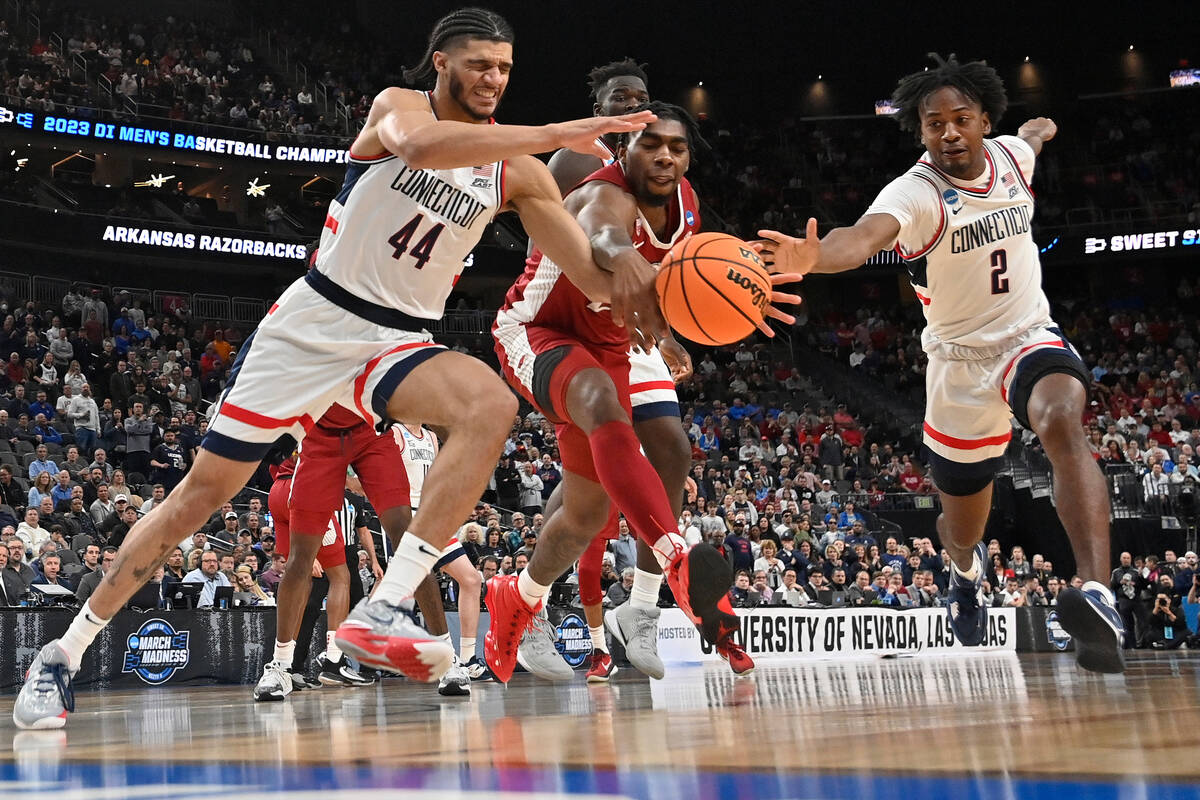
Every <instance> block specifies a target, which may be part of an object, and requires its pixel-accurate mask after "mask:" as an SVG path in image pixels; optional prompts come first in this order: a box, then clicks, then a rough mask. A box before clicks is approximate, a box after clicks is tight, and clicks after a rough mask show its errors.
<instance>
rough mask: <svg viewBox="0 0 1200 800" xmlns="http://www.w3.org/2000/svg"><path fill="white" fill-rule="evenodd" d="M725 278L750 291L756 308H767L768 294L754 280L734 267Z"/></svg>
mask: <svg viewBox="0 0 1200 800" xmlns="http://www.w3.org/2000/svg"><path fill="white" fill-rule="evenodd" d="M743 252H744V251H743ZM725 277H726V278H728V279H729V280H731V281H733V282H734V283H736V284H737V285H738V286H740V287H742V288H743V289H745V290H746V291H748V292H749V293H750V297H751V298H753V301H754V305H755V306H757V307H758V308H766V307H767V293H766V291H765V290H764V289H763V288H762V287H761V286H759V285H758V282H757V281H755V280H754V279H753V278H751V277H750V276H748V275H743V274H742V273H740V272H738V271H737V270H736V269H734V268H733V267H730V268H729V272H728V273H727V274H726V275H725Z"/></svg>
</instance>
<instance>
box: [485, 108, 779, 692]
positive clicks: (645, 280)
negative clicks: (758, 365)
mask: <svg viewBox="0 0 1200 800" xmlns="http://www.w3.org/2000/svg"><path fill="white" fill-rule="evenodd" d="M643 108H645V109H647V110H649V111H652V112H653V113H654V114H655V115H661V116H658V119H657V121H655V122H654V123H651V124H650V125H648V126H647V127H646V129H645V130H643V131H641V132H640V133H639V135H637V136H633V137H630V138H629V140H628V141H627V142H626V143H625V144H623V145H622V147H621V149H620V154H619V155H620V158H619V159H618V161H617V162H616V163H614V164H611V165H609V166H608V167H605V168H603V169H601V170H599V171H597V172H596V173H593V174H592V175H591V176H590V177H589V178H588V179H587V180H586V181H585V182H584V183H583V184H581V186H580V187H579V188H577V189H576V190H575V191H573V192H571V193H570V194H569V195H568V196H567V200H566V206H567V210H568V211H569V212H570V213H572V214H573V215H574V216H575V217H576V219H577V220H578V221H579V224H580V226H581V227H582V228H583V229H584V231H585V232H586V233H587V234H588V235H589V237H590V239H591V242H592V250H593V254H594V257H595V259H596V263H598V264H599V265H600V266H601V267H602V268H604V269H607V270H611V271H612V273H613V276H614V283H615V284H619V283H620V282H621V281H631V282H633V283H635V284H639V283H640V284H641V285H643V286H644V285H648V284H649V283H651V282H653V280H654V276H655V270H654V267H653V266H652V265H651V259H653V260H654V261H658V260H659V259H661V258H662V256H663V255H664V254H665V253H666V252H667V250H668V249H669V248H670V247H671V246H672V245H673V244H675V243H676V242H678V241H680V240H682V239H683V238H684V237H685V236H686V235H687V234H688V233H689V232H690V231H691V230H694V228H695V226H696V223H697V222H698V218H697V214H696V207H695V203H696V198H695V193H694V192H692V191H691V190H690V187H686V182H685V180H684V177H683V176H684V174H685V173H686V172H687V169H688V166H689V164H690V161H691V152H692V142H693V141H694V140H695V139H697V138H698V134H697V133H696V131H695V124H694V122H693V121H692V119H691V117H690V116H689V115H688V114H687V112H686V111H684V110H683V109H681V108H678V107H676V106H671V105H668V104H665V103H657V102H656V103H650V104H648V105H647V106H644V107H643ZM685 187H686V188H687V191H685ZM535 242H536V238H535ZM776 277H778V278H779V279H780V282H787V281H789V280H794V279H795V276H776ZM797 300H798V298H795V297H793V296H791V295H783V294H776V295H775V301H776V302H795V301H797ZM655 312H656V309H653V310H649V311H647V312H645V313H646V314H647V315H652V314H654V313H655ZM617 316H618V312H617V310H616V309H613V310H612V311H611V312H610V311H609V309H607V308H605V307H603V306H601V305H598V304H594V303H589V302H588V300H587V298H586V297H585V296H584V295H583V294H582V293H581V292H580V291H579V289H578V288H576V287H575V286H574V285H573V284H572V283H571V281H570V280H569V279H568V278H567V277H565V276H564V275H563V274H562V271H561V270H560V269H559V268H558V266H557V265H556V264H555V263H554V261H553V260H551V259H550V258H548V257H546V256H545V255H543V254H542V253H541V252H540V251H539V250H538V249H535V250H534V252H533V255H532V256H531V257H530V259H529V261H528V263H527V266H526V270H525V273H524V274H523V275H522V276H521V278H520V279H519V280H518V281H517V283H516V284H515V285H514V286H513V287H512V288H511V289H510V290H509V292H508V295H507V297H506V298H505V303H504V306H503V307H502V308H501V310H500V312H499V313H498V314H497V317H496V324H495V325H494V326H493V330H492V332H493V335H494V337H495V339H496V351H497V354H498V355H499V357H500V364H501V369H502V371H503V372H504V374H505V377H506V378H507V379H508V381H509V383H510V384H512V386H513V387H514V388H515V389H517V391H518V392H520V393H521V395H522V396H523V397H525V398H526V399H527V400H529V401H530V402H531V403H533V404H534V405H535V406H536V407H537V408H538V409H539V410H540V411H541V412H542V413H543V414H545V415H546V417H547V418H549V419H551V420H553V421H554V422H555V423H556V426H557V433H558V442H559V450H560V453H561V455H562V460H563V473H564V474H563V483H562V485H563V495H562V507H561V508H560V509H559V510H558V511H557V512H556V513H555V514H554V516H553V517H552V518H550V519H548V520H547V521H546V524H545V527H544V528H543V529H542V535H541V537H540V540H539V544H538V547H537V549H536V550H535V551H534V554H533V557H532V559H531V560H530V562H529V565H528V566H527V567H526V569H525V570H524V571H523V572H522V573H521V574H520V575H519V576H498V577H496V578H493V579H492V580H490V581H489V582H488V590H487V594H486V597H485V600H486V602H487V605H488V609H489V611H490V612H491V626H490V629H489V631H488V634H487V636H486V637H485V640H484V653H485V656H486V659H487V662H488V666H489V667H490V668H491V669H492V671H493V673H495V675H496V677H497V679H499V680H501V681H507V680H508V679H509V678H510V677H511V675H512V672H513V669H514V667H515V664H516V661H517V648H518V643H519V640H520V638H521V636H522V634H523V633H524V631H525V629H526V628H527V627H529V626H530V625H531V624H532V623H533V618H534V616H535V615H536V614H537V612H538V611H539V610H540V609H541V607H542V600H543V598H544V597H545V595H546V593H547V591H548V590H549V588H550V584H551V583H552V582H553V581H554V579H555V578H556V577H557V576H558V575H560V574H562V573H563V572H564V571H565V570H566V569H568V568H569V567H570V566H571V565H572V564H573V563H574V561H575V560H576V559H577V558H579V556H580V555H581V554H582V553H583V552H584V550H585V549H586V548H587V546H588V543H589V542H590V541H591V540H592V539H593V538H594V536H595V535H596V534H597V533H598V532H599V531H600V530H601V529H602V527H603V525H604V523H605V521H606V520H607V519H608V517H609V509H610V499H611V502H614V503H616V505H617V507H619V508H620V509H621V510H622V511H623V512H624V513H625V516H626V517H627V519H628V521H629V523H630V525H631V527H632V528H633V529H634V531H635V532H636V533H637V534H638V537H639V538H641V539H644V540H646V541H647V543H648V544H650V545H651V547H652V548H653V552H654V556H655V558H656V560H657V561H658V563H659V565H660V566H661V567H662V568H663V569H664V571H665V572H666V575H667V581H668V583H669V584H670V585H671V589H672V592H673V594H674V595H675V599H676V602H677V603H678V604H679V607H680V609H681V610H683V611H684V613H685V614H687V615H688V617H689V618H690V619H691V620H692V621H693V622H695V623H697V624H698V625H700V628H701V631H702V632H703V634H704V636H705V638H706V639H707V640H708V641H710V642H713V643H716V644H717V645H718V647H724V648H725V649H726V650H728V646H729V644H730V643H731V642H730V638H731V636H732V635H733V633H734V632H735V631H736V629H737V621H736V617H734V616H733V613H732V609H731V608H730V606H729V603H728V599H727V596H726V592H727V590H728V588H729V584H730V580H731V574H730V570H729V566H728V563H727V562H726V561H725V560H724V558H722V556H721V555H720V554H719V553H718V552H717V551H716V550H715V549H714V548H713V547H711V546H710V545H707V544H699V545H696V546H694V547H692V548H690V549H689V548H687V546H686V545H685V544H684V542H683V539H682V538H681V537H680V536H679V533H678V530H677V523H676V521H675V517H674V515H673V514H672V512H671V505H670V501H669V500H668V499H667V495H666V490H665V489H664V488H663V484H662V481H661V480H660V479H659V477H658V476H657V475H656V474H655V472H654V470H653V468H652V467H651V465H650V462H649V461H648V460H647V459H646V456H645V455H643V454H642V452H641V447H640V445H639V443H638V440H637V437H636V435H635V434H634V431H633V426H632V422H631V410H630V401H629V364H628V357H627V347H628V341H629V335H628V334H627V333H626V332H625V331H623V330H621V328H620V326H618V325H617V323H616V321H615V319H614V318H615V317H617ZM782 316H784V317H786V315H782ZM640 317H641V315H640V314H639V320H638V321H639V322H641V321H645V322H647V323H650V322H651V320H649V319H645V320H642V319H641V318H640ZM789 319H790V318H789ZM659 324H660V325H661V323H659ZM647 327H651V326H650V325H647ZM644 330H645V329H643V331H644ZM547 661H550V659H547ZM559 661H560V662H561V659H559ZM525 665H526V667H527V668H529V669H530V670H531V671H533V672H535V673H536V674H539V675H543V676H544V677H547V678H551V679H553V678H557V677H559V675H560V673H561V670H560V669H558V668H557V667H558V665H557V664H550V663H547V664H546V665H545V669H543V665H542V664H540V663H538V662H536V661H531V660H525Z"/></svg>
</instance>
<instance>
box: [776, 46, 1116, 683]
mask: <svg viewBox="0 0 1200 800" xmlns="http://www.w3.org/2000/svg"><path fill="white" fill-rule="evenodd" d="M931 57H932V58H933V59H934V60H935V61H936V66H935V67H934V68H932V69H929V70H927V71H923V72H916V73H913V74H912V75H909V76H907V77H905V78H902V79H901V80H900V83H899V85H898V86H897V88H896V92H895V95H894V96H893V101H894V102H895V103H896V105H898V106H899V108H900V111H899V113H898V115H897V117H898V119H899V122H900V125H901V127H902V128H904V129H906V130H912V131H915V132H916V133H917V136H918V138H919V140H920V143H921V144H922V145H923V146H924V147H925V149H926V152H925V154H924V155H923V156H922V157H921V158H920V160H919V161H917V163H916V165H915V166H913V167H912V168H911V169H909V170H908V172H906V173H905V174H904V175H902V176H900V177H899V178H897V179H896V180H894V181H892V182H891V183H890V184H888V185H887V186H886V187H885V188H884V190H883V191H882V192H881V193H880V194H879V196H878V197H877V198H876V199H875V202H874V203H872V204H871V206H870V207H869V208H868V209H867V212H866V214H864V215H863V217H862V218H861V219H860V220H859V221H858V222H857V223H855V224H854V225H853V226H851V227H849V228H835V229H834V230H832V231H830V232H829V233H827V234H826V235H825V237H824V238H823V239H818V238H817V225H816V220H811V219H810V220H809V221H808V227H807V231H806V234H807V235H806V238H804V239H795V238H792V237H790V236H785V235H784V234H781V233H778V232H776V231H761V232H760V235H761V236H763V237H765V238H766V239H767V240H769V241H770V244H767V245H766V247H765V248H764V250H763V253H764V255H765V256H767V257H768V258H771V257H773V258H774V261H775V264H776V266H778V267H782V268H786V269H787V270H789V271H796V272H802V273H810V272H814V273H830V272H843V271H845V270H849V269H854V268H855V267H857V266H859V265H860V264H862V263H863V262H865V261H866V260H867V259H868V258H870V257H871V256H873V255H874V254H875V253H877V252H879V251H880V250H882V249H885V248H892V247H894V248H895V249H896V252H898V253H899V254H900V255H901V256H902V257H903V258H904V259H905V261H906V262H907V263H908V268H909V272H910V274H911V276H912V284H913V287H914V289H915V290H916V293H917V297H918V298H919V299H920V301H921V304H922V306H923V308H924V312H925V319H926V323H927V324H926V327H925V331H924V333H923V334H922V337H921V344H922V347H923V348H924V350H925V352H926V353H927V354H928V356H929V367H928V371H927V373H926V395H927V400H926V411H925V426H924V427H925V437H924V438H925V445H926V447H927V449H928V454H929V462H930V466H931V469H932V471H933V475H934V479H935V481H936V483H937V486H938V489H939V491H940V493H941V497H942V513H941V515H940V516H939V517H938V521H937V522H938V525H937V527H938V533H939V534H940V535H941V539H942V543H943V544H944V545H945V547H946V550H947V551H948V552H949V553H950V557H951V559H952V561H953V563H954V566H953V575H952V578H951V584H950V591H949V592H948V602H949V604H948V606H947V613H948V614H949V616H950V624H951V627H952V628H953V630H954V633H955V635H956V636H957V637H958V639H959V640H960V641H961V642H963V644H967V645H977V644H979V643H980V642H982V641H983V639H984V638H985V636H986V633H987V609H986V606H985V605H984V604H983V602H982V599H981V598H982V591H981V588H980V587H981V582H982V580H983V570H984V563H983V561H984V559H985V558H986V553H985V551H984V549H983V545H982V544H981V543H980V540H981V538H982V536H983V532H984V525H985V523H986V522H987V518H988V511H989V510H990V508H991V500H992V477H993V475H994V474H995V471H996V469H997V468H998V467H999V465H1000V461H1001V456H1002V455H1003V453H1004V450H1005V448H1006V447H1007V445H1008V442H1009V439H1010V438H1011V435H1012V434H1011V426H1010V423H1009V418H1010V417H1016V419H1017V421H1018V422H1020V423H1021V425H1023V426H1024V427H1026V428H1029V429H1031V430H1032V431H1033V432H1034V433H1036V434H1037V436H1038V439H1039V440H1040V441H1041V443H1042V446H1043V447H1044V448H1045V450H1046V455H1047V456H1049V458H1050V461H1051V463H1052V464H1053V466H1054V497H1055V507H1056V508H1057V510H1058V514H1059V516H1060V517H1061V519H1062V522H1063V527H1065V528H1066V530H1067V535H1068V536H1069V537H1070V540H1071V545H1072V547H1073V548H1074V550H1075V556H1076V559H1077V561H1078V565H1079V568H1078V572H1079V574H1080V575H1082V576H1084V577H1085V578H1088V579H1089V580H1088V582H1087V583H1085V584H1084V585H1083V588H1082V590H1080V589H1074V588H1068V589H1064V590H1063V592H1062V593H1061V594H1060V595H1059V599H1058V618H1059V622H1060V623H1061V624H1062V626H1063V628H1064V629H1065V630H1066V631H1067V632H1068V633H1070V634H1071V636H1072V637H1073V638H1074V640H1075V647H1076V658H1077V661H1078V663H1079V665H1080V666H1081V667H1083V668H1084V669H1088V670H1093V671H1097V672H1121V671H1123V670H1124V667H1125V662H1124V655H1123V653H1122V649H1121V645H1122V637H1123V635H1124V628H1123V626H1122V623H1121V617H1120V615H1119V614H1118V613H1117V610H1116V608H1115V607H1114V604H1113V598H1112V595H1111V594H1110V593H1109V590H1108V587H1106V586H1105V585H1104V583H1103V580H1104V576H1106V575H1108V574H1109V566H1110V564H1109V547H1110V545H1109V501H1108V492H1107V491H1106V489H1105V486H1104V479H1103V476H1102V475H1101V474H1100V473H1099V472H1097V471H1096V465H1095V462H1094V461H1093V459H1092V457H1091V454H1090V452H1089V450H1088V447H1087V443H1086V441H1085V439H1084V434H1083V430H1082V428H1081V426H1080V423H1079V420H1080V418H1081V417H1082V415H1083V411H1084V406H1085V403H1086V401H1087V392H1088V388H1089V386H1090V383H1091V377H1090V375H1089V373H1088V371H1087V369H1086V368H1085V367H1084V364H1083V361H1082V360H1080V358H1079V355H1078V353H1076V351H1075V349H1074V348H1073V347H1072V346H1071V345H1070V343H1069V342H1067V340H1066V338H1065V337H1064V336H1063V333H1062V330H1061V329H1060V328H1059V327H1058V326H1057V325H1056V324H1055V323H1054V321H1053V320H1052V319H1051V318H1050V304H1049V302H1048V300H1047V299H1046V295H1045V294H1044V293H1043V292H1042V288H1041V283H1042V275H1041V262H1040V261H1039V258H1038V246H1037V244H1036V243H1035V242H1034V240H1033V234H1032V232H1031V230H1030V221H1031V220H1032V218H1033V203H1034V201H1033V192H1032V191H1031V190H1030V188H1029V182H1030V180H1032V178H1033V169H1034V161H1035V159H1036V157H1037V155H1038V153H1040V152H1041V149H1042V146H1043V145H1044V144H1045V143H1046V142H1047V141H1049V140H1050V139H1052V138H1054V135H1055V133H1057V130H1058V129H1057V126H1056V125H1055V124H1054V122H1053V121H1051V120H1049V119H1046V118H1044V117H1038V118H1037V119H1031V120H1029V121H1027V122H1026V123H1025V124H1023V125H1022V126H1021V127H1020V128H1019V129H1018V130H1017V135H1016V136H997V137H995V138H985V137H987V136H988V134H990V133H991V132H992V129H993V126H994V125H996V124H997V123H998V122H999V120H1000V116H1001V115H1002V114H1003V113H1004V110H1005V108H1006V107H1007V104H1008V100H1007V98H1006V97H1005V94H1004V84H1003V82H1002V81H1001V79H1000V76H999V75H997V74H996V71H995V70H994V69H992V68H991V67H989V66H988V65H987V64H986V63H984V62H982V61H972V62H968V63H966V64H962V63H959V62H958V60H957V59H956V58H955V57H954V56H953V55H952V56H950V58H949V59H948V60H942V59H941V58H940V57H938V56H936V55H931Z"/></svg>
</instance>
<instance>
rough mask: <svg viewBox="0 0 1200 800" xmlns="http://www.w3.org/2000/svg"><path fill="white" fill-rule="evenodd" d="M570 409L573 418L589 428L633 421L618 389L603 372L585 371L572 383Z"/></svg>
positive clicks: (569, 389) (568, 394)
mask: <svg viewBox="0 0 1200 800" xmlns="http://www.w3.org/2000/svg"><path fill="white" fill-rule="evenodd" d="M567 410H568V411H569V412H570V414H571V417H572V419H574V420H575V421H576V423H578V424H579V425H581V426H582V427H585V428H587V427H593V426H596V425H602V424H604V423H605V422H611V421H613V420H622V419H624V420H628V419H629V416H628V414H626V413H625V409H624V408H623V407H622V406H621V399H620V397H619V396H618V395H617V387H616V386H614V385H613V382H612V379H611V378H609V377H608V375H607V374H606V373H605V372H603V371H602V370H599V369H588V370H584V371H583V372H580V373H579V374H578V375H576V376H575V377H574V378H573V379H572V380H571V385H570V387H569V388H568V389H567Z"/></svg>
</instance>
